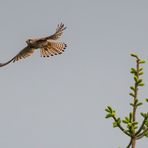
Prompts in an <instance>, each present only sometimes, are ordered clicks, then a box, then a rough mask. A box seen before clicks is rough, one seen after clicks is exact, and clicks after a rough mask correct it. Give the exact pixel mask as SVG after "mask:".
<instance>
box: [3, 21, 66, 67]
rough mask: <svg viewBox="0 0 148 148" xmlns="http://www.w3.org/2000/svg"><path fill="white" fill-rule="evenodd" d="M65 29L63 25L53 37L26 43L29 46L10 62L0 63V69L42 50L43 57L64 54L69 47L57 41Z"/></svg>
mask: <svg viewBox="0 0 148 148" xmlns="http://www.w3.org/2000/svg"><path fill="white" fill-rule="evenodd" d="M65 29H66V27H65V26H64V24H62V23H61V24H59V25H58V26H57V29H56V32H55V33H54V34H53V35H51V36H47V37H44V38H39V39H28V40H27V41H26V43H27V46H26V47H25V48H24V49H22V50H21V51H20V52H19V53H18V54H17V55H16V56H15V57H13V58H12V59H11V60H9V61H8V62H5V63H0V67H2V66H5V65H7V64H9V63H10V62H15V61H18V60H20V59H23V58H26V57H28V56H30V55H32V54H33V52H34V51H35V50H36V49H40V55H41V57H49V56H54V55H58V54H61V53H62V52H64V49H65V48H66V47H67V45H66V44H65V43H61V42H58V41H57V40H58V39H59V38H60V37H61V35H62V33H63V31H64V30H65Z"/></svg>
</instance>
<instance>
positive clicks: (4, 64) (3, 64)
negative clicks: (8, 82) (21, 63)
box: [0, 58, 14, 67]
mask: <svg viewBox="0 0 148 148" xmlns="http://www.w3.org/2000/svg"><path fill="white" fill-rule="evenodd" d="M13 60H14V58H12V59H11V60H9V61H8V62H5V63H0V67H3V66H6V65H7V64H9V63H11V62H12V61H13Z"/></svg>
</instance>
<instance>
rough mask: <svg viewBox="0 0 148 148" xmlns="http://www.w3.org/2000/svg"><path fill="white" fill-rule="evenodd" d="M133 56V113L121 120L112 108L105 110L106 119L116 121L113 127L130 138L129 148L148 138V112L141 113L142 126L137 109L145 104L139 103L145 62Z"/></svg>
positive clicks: (131, 87) (108, 107)
mask: <svg viewBox="0 0 148 148" xmlns="http://www.w3.org/2000/svg"><path fill="white" fill-rule="evenodd" d="M131 56H132V57H134V58H135V59H136V67H135V68H131V71H130V73H131V74H132V75H133V78H134V85H133V86H130V90H131V92H130V93H129V95H130V97H131V98H132V102H131V103H130V106H131V107H132V111H131V112H130V113H129V114H128V116H126V117H124V118H123V119H121V118H120V117H116V111H115V110H114V109H112V107H111V106H107V107H106V109H105V111H106V112H107V114H106V118H112V119H113V120H114V121H113V123H112V124H113V127H114V128H115V127H118V128H119V129H120V130H121V131H122V132H123V133H124V134H126V135H127V136H128V137H130V142H129V144H128V146H127V148H130V147H131V148H135V147H136V140H139V139H141V138H143V137H148V112H146V113H144V112H142V113H140V114H141V116H142V117H143V121H142V123H141V125H140V126H139V122H138V121H137V120H136V117H137V109H138V107H140V106H142V105H143V103H142V102H140V101H139V98H138V91H139V87H143V86H144V83H143V79H142V78H141V76H142V75H143V74H144V72H143V67H142V64H144V63H145V61H144V60H142V59H140V58H139V57H138V56H137V55H136V54H131ZM145 101H146V102H147V103H148V98H146V99H145ZM122 124H125V125H126V128H124V127H123V125H122Z"/></svg>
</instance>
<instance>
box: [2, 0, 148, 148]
mask: <svg viewBox="0 0 148 148" xmlns="http://www.w3.org/2000/svg"><path fill="white" fill-rule="evenodd" d="M60 22H63V23H64V24H65V25H66V26H67V30H66V31H65V32H64V35H63V36H62V38H61V40H62V41H63V42H65V43H67V44H68V48H67V49H66V52H65V53H64V54H62V55H60V56H55V57H52V58H41V57H40V55H39V51H37V52H36V53H35V54H34V55H33V56H32V57H29V58H26V59H25V60H21V61H19V62H16V63H15V64H13V63H12V64H10V65H8V66H6V67H3V68H1V69H0V82H1V83H0V88H1V91H0V92H1V93H0V147H2V148H10V147H11V148H26V147H27V148H50V147H52V148H108V147H110V148H117V147H118V146H121V148H125V146H126V145H127V143H128V142H129V139H128V138H127V137H126V136H124V135H122V134H121V132H120V131H119V129H113V128H112V125H111V120H106V119H104V116H105V112H104V108H105V107H106V106H107V105H109V104H111V105H112V106H114V107H115V108H116V109H117V110H118V115H119V116H120V115H121V116H124V115H126V113H127V112H128V111H129V110H130V107H129V101H130V97H129V96H128V93H129V86H130V85H131V84H132V82H133V81H132V76H131V75H130V73H129V69H130V67H131V66H133V65H134V60H133V59H132V58H131V57H130V56H129V54H130V53H131V52H137V53H138V54H139V55H140V56H141V57H143V58H144V59H146V60H147V61H148V1H147V0H141V1H140V0H130V1H129V0H124V1H121V0H112V1H111V0H87V1H86V0H73V1H71V0H61V1H60V0H24V1H21V0H13V1H8V0H1V1H0V41H1V45H0V62H5V61H7V60H8V59H9V58H12V57H13V56H14V55H15V54H16V53H17V52H18V51H20V50H21V49H22V48H23V47H24V46H25V40H27V39H28V38H30V37H43V36H47V35H49V34H51V33H53V32H54V31H55V29H56V26H57V24H58V23H60ZM147 75H148V63H147V64H146V65H145V76H144V80H145V83H146V86H145V87H144V89H143V90H142V92H141V93H143V94H142V96H141V97H142V99H143V98H145V97H148V92H147V90H148V77H147ZM143 110H147V106H146V105H145V106H143ZM147 145H148V141H147V139H143V140H141V141H138V143H137V147H140V148H147Z"/></svg>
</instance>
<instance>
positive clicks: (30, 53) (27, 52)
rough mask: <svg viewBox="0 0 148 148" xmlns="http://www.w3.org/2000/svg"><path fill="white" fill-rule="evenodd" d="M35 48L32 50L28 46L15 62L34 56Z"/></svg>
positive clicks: (15, 58)
mask: <svg viewBox="0 0 148 148" xmlns="http://www.w3.org/2000/svg"><path fill="white" fill-rule="evenodd" d="M34 50H35V49H34V48H31V47H29V46H26V47H25V48H24V49H22V50H21V51H20V52H19V53H18V54H17V55H16V56H15V57H14V58H13V62H15V61H18V60H20V59H23V58H26V57H28V56H30V55H32V54H33V52H34Z"/></svg>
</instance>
